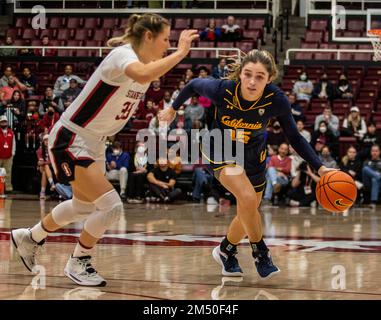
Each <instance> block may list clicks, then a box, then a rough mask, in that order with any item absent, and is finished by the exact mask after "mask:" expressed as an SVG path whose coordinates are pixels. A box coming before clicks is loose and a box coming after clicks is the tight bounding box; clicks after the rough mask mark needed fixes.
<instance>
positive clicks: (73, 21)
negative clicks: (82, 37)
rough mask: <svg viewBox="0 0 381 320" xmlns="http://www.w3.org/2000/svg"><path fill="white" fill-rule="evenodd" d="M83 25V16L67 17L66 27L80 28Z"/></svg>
mask: <svg viewBox="0 0 381 320" xmlns="http://www.w3.org/2000/svg"><path fill="white" fill-rule="evenodd" d="M80 26H81V18H78V17H69V18H67V24H66V27H67V28H68V29H78V28H79V27H80Z"/></svg>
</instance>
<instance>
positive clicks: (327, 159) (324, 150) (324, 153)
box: [319, 146, 337, 168]
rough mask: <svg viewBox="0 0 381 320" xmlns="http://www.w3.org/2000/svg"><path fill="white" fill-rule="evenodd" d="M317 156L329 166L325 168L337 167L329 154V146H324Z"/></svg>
mask: <svg viewBox="0 0 381 320" xmlns="http://www.w3.org/2000/svg"><path fill="white" fill-rule="evenodd" d="M319 158H320V160H321V162H322V163H323V165H324V166H329V167H327V168H337V162H336V160H335V159H334V158H333V157H332V155H331V150H330V148H329V146H324V147H323V148H322V149H321V153H320V155H319Z"/></svg>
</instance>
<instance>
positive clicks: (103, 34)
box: [93, 29, 109, 42]
mask: <svg viewBox="0 0 381 320" xmlns="http://www.w3.org/2000/svg"><path fill="white" fill-rule="evenodd" d="M108 38H109V30H106V29H98V30H95V31H94V35H93V40H96V41H102V42H105V41H106V40H107V39H108Z"/></svg>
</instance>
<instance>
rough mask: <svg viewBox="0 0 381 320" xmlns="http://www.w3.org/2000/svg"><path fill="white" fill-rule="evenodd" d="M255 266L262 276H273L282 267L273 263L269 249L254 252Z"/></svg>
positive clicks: (264, 277)
mask: <svg viewBox="0 0 381 320" xmlns="http://www.w3.org/2000/svg"><path fill="white" fill-rule="evenodd" d="M253 258H254V262H255V266H256V267H257V271H258V274H259V276H260V277H261V278H263V279H266V278H271V277H272V276H273V275H274V274H277V273H279V272H280V269H279V268H278V267H277V266H276V265H274V264H273V261H272V259H271V255H270V252H269V250H264V251H259V250H258V251H255V252H253Z"/></svg>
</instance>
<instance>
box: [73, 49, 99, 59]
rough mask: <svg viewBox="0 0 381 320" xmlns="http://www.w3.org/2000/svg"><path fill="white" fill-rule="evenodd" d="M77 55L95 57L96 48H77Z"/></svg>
mask: <svg viewBox="0 0 381 320" xmlns="http://www.w3.org/2000/svg"><path fill="white" fill-rule="evenodd" d="M75 55H76V56H77V57H95V55H96V50H88V49H77V50H75Z"/></svg>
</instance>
